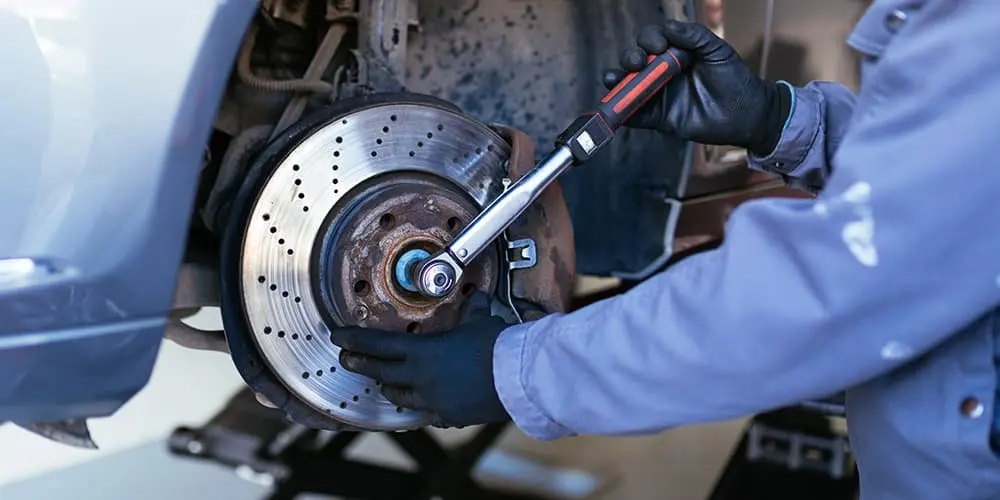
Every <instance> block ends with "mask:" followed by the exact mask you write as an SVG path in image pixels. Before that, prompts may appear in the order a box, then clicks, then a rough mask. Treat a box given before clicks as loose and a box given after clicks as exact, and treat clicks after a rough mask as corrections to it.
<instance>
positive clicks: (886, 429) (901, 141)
mask: <svg viewBox="0 0 1000 500" xmlns="http://www.w3.org/2000/svg"><path fill="white" fill-rule="evenodd" d="M998 33H1000V1H997V0H881V1H875V2H873V4H872V5H871V6H870V7H869V9H868V11H867V12H866V14H865V15H864V16H863V18H862V19H861V20H860V21H859V22H858V24H857V26H856V27H855V30H854V31H853V33H852V34H851V35H850V37H849V39H848V43H849V44H850V45H851V46H852V47H853V48H855V49H856V50H858V51H859V52H860V53H861V54H862V59H863V61H862V84H861V88H860V90H859V92H858V93H857V94H854V93H852V92H851V91H849V90H848V89H846V88H845V87H843V86H841V85H838V84H835V83H829V82H813V83H811V84H809V85H806V86H805V87H803V88H797V89H795V92H794V94H795V100H794V108H793V110H792V112H791V115H790V119H789V122H788V124H787V125H786V128H785V130H784V131H783V134H782V137H781V140H780V142H779V144H778V146H777V148H776V150H775V151H774V152H773V153H772V154H771V155H769V156H767V157H764V158H751V166H752V167H754V168H760V169H763V170H767V171H770V172H776V173H780V174H782V175H785V176H787V178H788V179H791V180H795V179H802V178H804V177H806V176H807V174H811V175H810V177H812V176H817V177H819V178H821V179H823V184H824V186H823V189H822V190H821V192H820V193H819V195H818V197H817V199H815V200H801V199H763V200H757V201H751V202H747V203H744V204H742V205H740V206H739V207H738V208H737V209H736V210H735V211H734V212H733V213H732V215H731V218H730V219H729V221H728V223H727V226H726V239H725V243H724V244H723V245H722V246H721V247H720V248H718V249H717V250H714V251H710V252H705V253H701V254H698V255H695V256H692V257H690V258H687V259H685V260H683V261H681V262H679V263H678V264H676V265H675V266H672V267H671V268H670V269H668V270H667V271H666V272H664V273H662V274H660V275H658V276H655V277H653V278H651V279H649V280H648V281H647V282H645V283H644V284H642V285H640V286H638V287H637V288H635V289H633V290H631V291H630V292H628V293H626V294H624V295H622V296H619V297H615V298H611V299H608V300H604V301H601V302H599V303H597V304H594V305H591V306H589V307H587V308H585V309H582V310H580V311H577V312H573V313H571V314H565V315H553V316H549V317H546V318H544V319H542V320H540V321H536V322H533V323H528V324H524V325H519V326H515V327H512V328H510V329H508V330H507V331H505V332H504V333H503V334H502V335H501V336H500V337H499V339H498V341H497V343H496V346H495V348H494V375H495V378H496V387H497V390H498V392H499V394H500V397H501V399H502V401H503V403H504V405H505V407H506V408H507V410H508V411H509V412H510V414H511V416H512V417H513V420H514V422H515V423H516V424H517V426H518V427H520V428H521V429H522V430H523V431H524V432H526V433H527V434H528V435H530V436H533V437H535V438H538V439H554V438H559V437H562V436H570V435H575V434H604V435H637V434H648V433H655V432H658V431H661V430H664V429H667V428H671V427H675V426H680V425H685V424H693V423H698V422H708V421H718V420H722V419H729V418H734V417H739V416H745V415H749V414H754V413H759V412H762V411H766V410H770V409H774V408H778V407H782V406H787V405H793V404H796V403H798V402H801V401H804V400H809V399H814V398H821V397H824V396H827V395H829V394H833V393H836V392H838V391H842V390H847V417H848V428H849V433H850V438H851V443H852V446H853V447H854V449H855V452H856V455H857V460H858V465H859V469H860V474H861V490H862V498H863V499H865V500H868V499H905V500H916V499H935V500H957V499H997V498H1000V458H998V456H997V454H996V453H995V452H994V451H993V450H992V449H991V446H990V435H991V422H992V420H993V417H994V415H995V414H996V410H995V409H994V406H995V401H996V399H997V398H996V394H995V392H996V389H997V368H996V365H995V363H994V356H995V352H997V351H998V348H997V340H998V338H997V337H998V333H1000V312H998V305H1000V161H998V160H997V158H998V150H995V149H994V148H1000V126H998V124H1000V57H998V56H997V55H996V49H997V48H998V47H1000V42H998V41H997V40H998V36H1000V35H998Z"/></svg>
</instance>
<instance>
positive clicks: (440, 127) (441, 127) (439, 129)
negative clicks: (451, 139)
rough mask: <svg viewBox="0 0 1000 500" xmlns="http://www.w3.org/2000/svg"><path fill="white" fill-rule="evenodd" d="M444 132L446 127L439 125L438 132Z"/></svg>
mask: <svg viewBox="0 0 1000 500" xmlns="http://www.w3.org/2000/svg"><path fill="white" fill-rule="evenodd" d="M442 130H444V125H441V124H440V123H439V124H438V132H440V131H442Z"/></svg>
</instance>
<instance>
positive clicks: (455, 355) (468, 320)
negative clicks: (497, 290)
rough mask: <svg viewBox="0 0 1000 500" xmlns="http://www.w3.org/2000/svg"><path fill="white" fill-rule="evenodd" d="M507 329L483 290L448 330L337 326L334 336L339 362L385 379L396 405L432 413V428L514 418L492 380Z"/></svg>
mask: <svg viewBox="0 0 1000 500" xmlns="http://www.w3.org/2000/svg"><path fill="white" fill-rule="evenodd" d="M506 328H507V323H506V322H504V321H503V320H502V319H500V318H498V317H495V316H491V315H490V309H489V297H488V296H487V295H486V294H482V293H479V294H475V295H473V296H471V297H469V299H468V300H467V302H466V304H465V311H464V313H463V320H462V321H461V323H460V324H459V326H458V327H456V328H455V329H454V330H452V331H449V332H444V333H435V334H412V333H400V332H387V331H381V330H373V329H366V328H339V329H336V330H334V332H333V334H332V335H331V340H332V341H333V343H334V344H336V345H338V346H340V347H341V351H340V364H341V365H343V366H344V368H346V369H348V370H350V371H353V372H356V373H360V374H361V375H365V376H367V377H371V378H373V379H375V380H377V381H379V382H381V383H382V394H383V395H384V396H385V398H386V399H388V400H389V401H391V402H392V403H394V404H397V405H399V406H402V407H404V408H411V409H414V410H420V411H425V412H428V413H429V414H430V415H431V422H430V423H431V425H433V426H436V427H464V426H467V425H476V424H485V423H492V422H502V421H505V420H507V419H508V418H510V417H509V416H508V415H507V410H505V409H504V407H503V404H502V403H501V402H500V397H499V396H498V395H497V391H496V387H495V386H494V384H493V344H494V343H495V342H496V339H497V337H498V336H500V332H502V331H503V330H505V329H506Z"/></svg>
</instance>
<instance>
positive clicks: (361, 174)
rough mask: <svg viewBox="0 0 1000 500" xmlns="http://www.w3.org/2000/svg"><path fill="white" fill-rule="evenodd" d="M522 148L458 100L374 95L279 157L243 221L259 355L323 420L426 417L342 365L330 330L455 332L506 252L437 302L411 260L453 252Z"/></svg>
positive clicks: (401, 421)
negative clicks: (405, 279) (417, 283)
mask: <svg viewBox="0 0 1000 500" xmlns="http://www.w3.org/2000/svg"><path fill="white" fill-rule="evenodd" d="M293 135H294V134H293ZM509 155H510V146H509V145H508V144H507V142H505V141H504V139H503V138H501V137H500V136H499V135H498V134H497V133H496V132H494V131H493V130H491V129H490V128H489V127H487V126H485V125H483V124H481V123H478V122H476V121H474V120H472V119H470V118H468V117H466V116H464V115H462V114H460V113H458V112H457V111H456V110H454V109H452V108H448V107H445V106H441V105H429V104H427V103H423V102H368V103H365V104H363V105H361V106H358V107H355V109H352V110H350V111H347V112H345V113H342V114H338V115H335V116H329V117H328V118H327V119H325V120H324V121H322V122H321V123H318V124H316V125H315V126H313V127H311V128H310V129H309V130H308V131H307V132H306V133H303V134H302V138H301V139H300V140H298V141H297V142H296V143H294V144H291V145H288V147H286V148H285V149H284V150H283V153H282V155H277V156H276V159H275V161H274V162H273V164H271V165H270V166H269V168H271V169H272V170H271V171H270V172H269V173H266V174H263V175H264V176H266V178H263V179H262V180H261V181H259V183H258V184H259V188H258V190H257V191H256V195H255V197H253V199H252V201H251V202H250V203H249V206H248V211H247V212H246V213H247V215H246V222H245V223H244V224H243V226H242V229H243V232H242V235H241V238H240V242H239V246H240V257H239V285H240V287H239V288H240V293H239V295H240V299H241V300H240V302H241V304H240V305H242V309H243V312H244V315H245V320H246V321H245V327H246V328H245V330H246V334H247V336H249V337H250V338H251V339H252V344H253V349H254V350H255V351H257V353H258V354H259V359H260V360H261V361H262V362H263V363H264V364H265V365H266V366H267V368H268V369H269V371H270V372H272V373H273V375H274V377H275V378H276V379H277V380H278V381H279V382H280V384H281V385H282V386H283V387H284V388H285V389H286V390H287V392H288V393H289V394H290V396H291V397H292V398H294V399H297V400H299V401H301V402H303V403H305V404H306V405H307V406H308V408H310V409H311V410H313V413H318V415H311V416H310V417H309V418H310V419H312V421H313V422H315V420H316V419H317V418H328V419H330V420H331V421H334V422H341V423H345V424H348V425H349V426H351V427H359V428H364V429H373V430H402V429H412V428H417V427H420V426H423V425H425V424H426V421H425V416H424V415H423V414H422V413H419V412H414V411H409V410H405V409H403V408H398V407H396V406H395V405H393V404H391V403H390V402H389V401H387V400H386V399H385V398H384V397H382V396H381V394H380V391H379V388H378V387H377V384H376V383H375V382H374V381H372V380H370V379H368V378H366V377H362V376H360V375H357V374H354V373H351V372H349V371H347V370H344V369H342V368H341V366H340V364H339V361H338V356H339V348H338V347H337V346H335V345H334V344H333V343H331V342H330V340H329V338H330V332H331V329H332V328H335V327H337V326H344V325H361V326H365V327H373V328H379V329H385V330H398V331H409V332H411V333H413V334H420V333H428V332H434V331H440V330H445V329H449V328H451V327H453V326H454V325H455V324H456V323H457V321H458V312H459V308H460V306H461V303H462V302H463V300H464V299H465V298H466V297H467V296H468V295H470V294H472V293H473V292H475V291H476V290H482V291H487V292H490V293H492V292H493V290H494V289H495V288H496V286H497V283H498V282H499V277H498V276H499V273H500V270H501V269H502V268H503V266H505V265H506V262H505V260H504V259H505V257H504V256H503V254H501V253H500V252H497V251H496V250H495V249H494V250H492V251H489V252H484V254H483V255H482V256H480V257H479V258H478V259H477V260H476V261H475V263H474V265H473V266H471V267H470V269H469V270H468V271H467V272H466V274H465V277H464V278H463V282H462V283H461V284H460V285H459V286H458V287H456V288H457V291H456V292H454V293H453V294H452V295H451V296H449V297H447V298H446V299H445V300H439V301H432V300H428V299H425V298H423V297H421V296H419V294H416V293H414V292H411V291H409V290H407V289H405V288H404V287H402V286H400V285H399V282H398V280H397V279H395V277H394V276H395V273H396V272H397V269H399V267H400V266H401V265H403V264H404V263H401V259H406V258H410V256H412V255H413V254H414V252H419V251H423V252H428V253H433V252H434V251H436V250H438V249H440V248H442V247H443V246H444V245H445V244H447V242H448V241H449V240H450V239H451V238H452V237H453V236H454V235H455V234H457V232H458V231H459V230H460V229H461V227H463V226H464V225H465V224H467V223H468V222H469V221H471V220H472V218H473V217H474V216H475V215H476V214H477V213H478V212H479V211H480V210H481V209H482V207H483V206H484V205H485V204H486V203H487V202H488V201H489V200H491V199H493V198H494V197H496V196H497V195H498V194H499V193H500V192H501V190H502V189H503V183H502V181H503V179H504V177H505V175H506V166H505V163H506V160H507V158H508V157H509ZM265 156H266V154H265ZM230 330H231V329H230V325H229V324H228V323H227V335H233V334H232V333H230ZM230 344H231V347H233V346H234V345H235V346H236V347H237V348H238V347H239V345H238V344H234V341H233V340H230ZM235 357H236V354H235V352H234V358H235ZM249 366H251V367H253V366H254V363H253V362H252V361H251V362H250V363H249ZM241 373H242V374H243V375H244V378H246V379H247V380H248V383H249V382H250V379H251V378H252V377H250V376H249V375H248V372H246V370H243V369H241ZM251 385H253V384H251ZM258 385H260V384H258ZM282 403H283V402H278V401H275V404H276V405H281V404H282ZM314 425H315V424H314ZM322 426H324V427H331V426H329V425H322Z"/></svg>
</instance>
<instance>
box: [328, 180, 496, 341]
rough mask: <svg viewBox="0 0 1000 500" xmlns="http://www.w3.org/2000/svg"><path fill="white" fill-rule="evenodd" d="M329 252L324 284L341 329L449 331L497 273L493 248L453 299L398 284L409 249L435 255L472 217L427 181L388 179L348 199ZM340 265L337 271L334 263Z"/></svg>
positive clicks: (448, 190) (440, 185) (470, 208)
mask: <svg viewBox="0 0 1000 500" xmlns="http://www.w3.org/2000/svg"><path fill="white" fill-rule="evenodd" d="M352 203H353V207H354V208H352V210H351V212H350V213H349V214H348V215H347V216H346V221H345V224H344V226H343V228H342V229H340V230H339V231H338V232H337V236H336V238H337V243H336V246H335V250H334V252H333V254H332V256H333V261H332V262H334V263H335V264H334V266H333V269H334V276H331V277H330V278H329V281H328V286H330V287H332V289H331V292H332V293H331V296H333V297H335V298H336V299H335V307H336V309H337V311H336V312H337V315H338V316H339V317H340V318H341V319H342V320H343V321H344V322H345V323H347V324H358V325H361V326H365V327H371V328H379V329H383V330H393V331H407V332H411V333H430V332H438V331H444V330H448V329H450V328H453V327H454V326H455V325H456V324H457V322H458V320H459V313H460V307H461V305H462V303H464V301H465V299H466V298H467V297H468V296H469V295H471V294H472V293H473V292H475V291H476V290H481V291H484V292H492V291H493V289H494V287H495V285H496V281H497V272H498V270H499V269H500V265H499V262H498V255H497V253H496V251H495V249H493V250H491V251H487V252H484V253H483V255H481V256H480V257H478V258H477V259H476V260H475V261H473V263H472V265H470V266H469V267H468V268H467V269H466V271H465V273H464V274H463V276H462V279H461V281H460V282H459V284H458V285H457V287H456V291H457V293H454V294H452V295H450V296H448V297H446V298H444V299H442V300H437V299H429V298H426V297H423V296H421V295H420V294H419V293H416V292H410V291H407V290H405V289H403V288H402V287H400V286H399V285H398V284H397V283H396V279H395V277H394V270H395V265H396V262H397V260H398V259H399V257H400V256H401V255H402V254H403V253H404V252H406V251H407V250H411V249H421V250H425V251H427V252H429V253H432V254H433V253H434V252H436V251H438V250H440V249H442V248H444V246H445V245H446V244H447V243H448V242H449V241H450V240H451V239H452V237H454V235H455V234H457V233H458V231H459V230H460V229H461V228H462V227H463V226H465V225H466V224H468V222H469V221H471V220H472V218H473V217H475V215H476V214H477V213H478V210H477V207H476V205H475V204H474V203H472V202H471V201H470V200H469V199H468V198H467V197H466V196H464V195H462V194H460V193H458V192H457V191H456V190H455V189H454V187H453V186H449V185H448V184H446V183H445V182H443V181H440V180H436V179H435V178H431V177H429V176H420V175H416V174H408V173H407V174H394V175H392V176H389V177H386V178H385V179H381V180H380V182H379V184H378V185H377V186H373V187H371V188H369V189H366V190H363V191H361V192H360V193H358V195H357V196H356V198H355V199H354V201H353V202H352ZM337 264H339V265H337Z"/></svg>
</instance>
